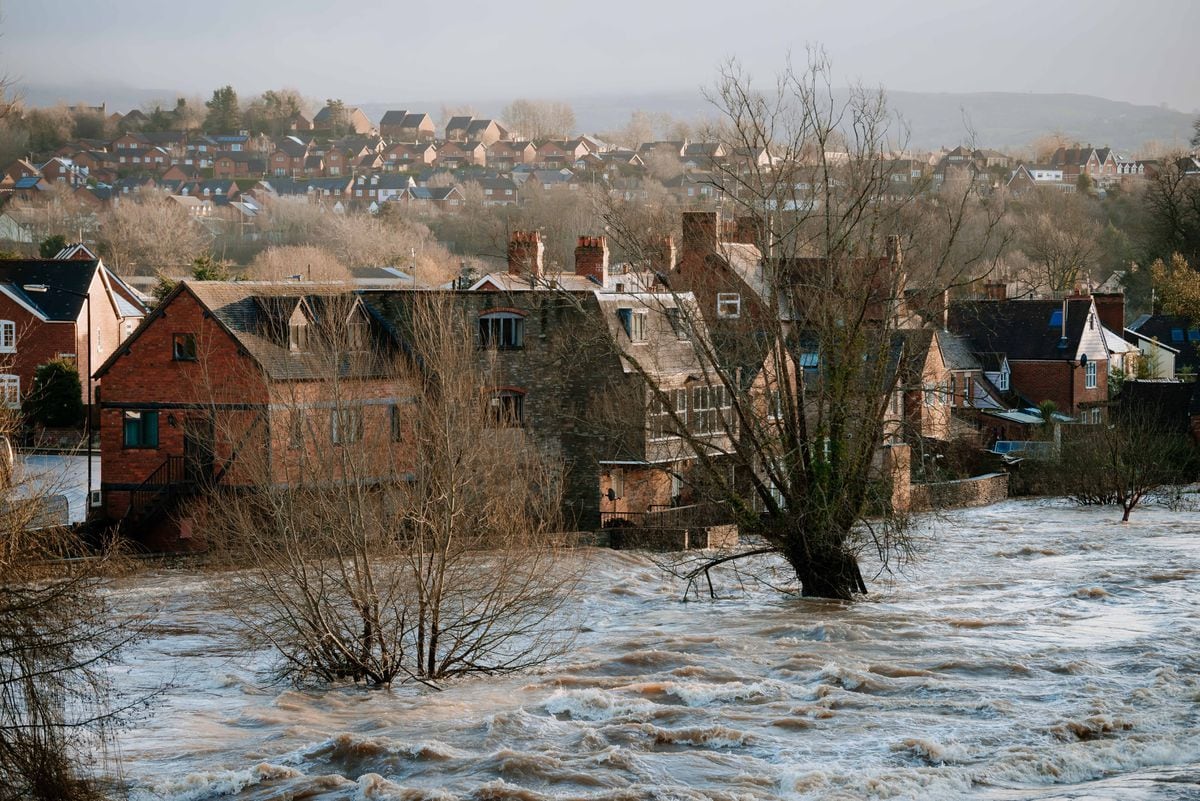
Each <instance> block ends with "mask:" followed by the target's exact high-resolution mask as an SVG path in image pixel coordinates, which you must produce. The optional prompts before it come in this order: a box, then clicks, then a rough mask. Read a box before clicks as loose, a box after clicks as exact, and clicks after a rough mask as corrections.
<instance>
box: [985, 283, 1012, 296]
mask: <svg viewBox="0 0 1200 801" xmlns="http://www.w3.org/2000/svg"><path fill="white" fill-rule="evenodd" d="M983 296H984V297H985V298H987V299H988V300H1007V299H1008V284H1006V283H1004V282H1003V281H988V282H987V283H986V284H984V285H983Z"/></svg>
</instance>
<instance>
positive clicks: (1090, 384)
mask: <svg viewBox="0 0 1200 801" xmlns="http://www.w3.org/2000/svg"><path fill="white" fill-rule="evenodd" d="M1099 373H1100V371H1099V370H1098V369H1096V363H1095V362H1094V361H1091V362H1088V363H1087V364H1086V365H1084V367H1083V388H1084V389H1096V388H1097V387H1098V386H1099V384H1100V379H1099Z"/></svg>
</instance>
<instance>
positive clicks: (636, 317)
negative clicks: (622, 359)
mask: <svg viewBox="0 0 1200 801" xmlns="http://www.w3.org/2000/svg"><path fill="white" fill-rule="evenodd" d="M646 316H647V315H646V312H645V311H644V310H639V309H634V310H633V312H632V313H631V314H630V315H629V341H630V342H645V341H646Z"/></svg>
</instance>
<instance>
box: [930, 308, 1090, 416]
mask: <svg viewBox="0 0 1200 801" xmlns="http://www.w3.org/2000/svg"><path fill="white" fill-rule="evenodd" d="M1103 327H1104V326H1103V323H1102V321H1101V320H1100V317H1099V315H1098V314H1097V311H1096V304H1095V302H1094V301H1093V300H1092V298H1091V297H1086V298H1081V297H1073V298H1067V299H1064V300H1007V299H999V298H989V299H986V300H956V301H952V302H951V303H950V310H949V328H950V330H951V331H953V332H954V333H956V334H960V335H962V336H963V337H965V338H966V339H968V340H969V341H970V342H971V345H972V348H973V350H974V351H975V352H976V353H979V354H992V358H993V359H998V360H999V361H998V362H997V366H999V368H1000V370H1001V371H1003V373H1004V374H1005V375H1004V376H1001V375H997V377H996V383H997V385H998V386H999V388H1000V389H1001V390H1006V391H1011V392H1014V393H1015V394H1016V395H1017V396H1018V397H1019V399H1020V400H1021V401H1022V405H1024V406H1037V405H1038V404H1039V403H1041V402H1042V401H1046V400H1050V401H1053V402H1054V403H1055V404H1056V405H1057V407H1058V411H1060V412H1062V413H1063V414H1067V415H1070V416H1072V417H1077V418H1078V419H1079V420H1080V421H1081V422H1097V423H1098V422H1100V420H1101V419H1102V417H1103V405H1104V403H1105V402H1106V401H1107V400H1108V372H1109V370H1108V349H1107V347H1106V345H1105V340H1104V334H1103ZM986 367H987V365H985V369H986ZM1005 384H1007V386H1006V385H1005Z"/></svg>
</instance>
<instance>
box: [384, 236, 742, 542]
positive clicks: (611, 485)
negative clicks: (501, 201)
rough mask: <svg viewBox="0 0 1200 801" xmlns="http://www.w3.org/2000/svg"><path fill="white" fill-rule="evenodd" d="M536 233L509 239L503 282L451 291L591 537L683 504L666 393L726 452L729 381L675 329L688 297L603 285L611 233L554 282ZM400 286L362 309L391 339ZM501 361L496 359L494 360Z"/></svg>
mask: <svg viewBox="0 0 1200 801" xmlns="http://www.w3.org/2000/svg"><path fill="white" fill-rule="evenodd" d="M542 253H543V246H542V243H541V241H540V237H539V236H538V235H537V234H536V233H535V232H523V231H518V232H514V233H513V235H512V239H511V241H510V245H509V254H508V270H507V272H506V273H505V277H504V278H496V277H489V278H488V279H487V280H481V281H480V282H477V284H476V285H475V288H473V289H470V290H462V291H455V292H451V293H449V296H450V297H452V298H453V299H454V301H455V302H456V304H458V305H459V306H460V307H461V308H462V310H463V314H465V315H467V317H468V322H469V325H470V328H471V329H472V330H473V331H475V336H476V345H477V347H478V348H479V351H480V357H481V359H485V360H487V363H488V364H490V365H494V366H493V368H492V369H494V370H495V373H494V386H492V387H491V388H490V392H491V393H492V398H493V402H494V403H495V404H496V405H497V407H499V408H503V409H505V410H507V411H508V412H509V413H510V415H511V417H512V419H513V421H514V423H515V424H516V425H517V426H518V427H520V428H521V429H523V430H524V431H526V432H528V434H529V435H530V436H532V437H533V438H534V439H535V441H536V442H537V443H538V445H539V447H540V448H541V449H542V450H543V451H544V452H546V453H547V454H548V455H550V456H552V457H554V458H557V459H561V460H562V462H563V466H564V494H565V498H564V510H563V511H564V518H565V521H566V524H567V525H568V526H569V527H570V526H575V527H579V528H594V527H596V526H597V525H599V524H600V523H601V521H602V519H604V518H605V517H608V516H620V515H623V514H629V513H641V512H645V511H648V510H650V509H651V508H652V507H658V506H669V505H672V504H679V503H687V502H688V501H689V497H688V496H689V489H688V486H687V476H688V472H689V470H690V469H691V467H692V466H693V464H694V462H693V459H694V457H693V456H692V454H691V452H690V450H689V449H688V447H687V446H686V445H685V443H684V442H683V441H682V440H681V439H680V438H679V437H677V436H673V435H671V433H670V431H671V426H670V424H669V419H668V417H667V412H666V410H665V409H663V408H662V407H661V404H660V403H659V400H660V397H659V396H658V395H657V394H656V393H654V392H652V391H651V388H650V386H649V385H648V382H650V383H653V385H654V386H656V387H658V388H659V389H660V390H661V391H662V392H663V393H665V395H666V397H667V398H668V399H669V401H670V402H671V403H672V404H675V407H674V408H675V409H676V410H678V414H680V416H682V417H684V418H685V419H686V420H688V421H689V425H690V426H692V429H691V430H692V431H693V432H694V433H696V434H697V435H700V436H709V437H711V440H712V443H713V446H714V447H721V448H724V447H728V445H729V442H728V438H727V436H726V435H725V433H724V426H723V425H721V424H720V422H719V419H720V418H719V416H720V415H727V414H729V412H730V404H729V399H728V398H727V397H726V396H725V395H724V392H723V390H724V387H722V386H719V384H720V381H719V379H718V378H716V377H715V376H712V375H709V374H708V372H707V371H706V369H705V367H704V365H702V364H701V363H700V361H699V359H698V358H697V356H696V351H695V347H694V346H693V343H692V341H690V337H695V336H705V335H706V332H705V328H704V325H703V322H702V320H701V318H700V317H699V315H698V314H697V313H695V312H694V308H689V309H687V310H686V313H687V317H688V319H692V320H695V321H697V325H696V327H694V328H692V329H690V330H684V329H683V328H682V327H681V326H680V325H679V324H678V322H677V319H676V318H677V316H678V315H677V311H676V310H679V307H680V305H681V304H683V305H686V306H689V307H694V303H695V301H694V299H693V298H692V297H691V296H690V295H688V294H687V293H674V294H672V293H667V292H659V293H654V294H647V293H643V292H638V293H630V292H624V291H621V292H618V291H613V290H612V289H607V290H606V289H605V288H604V287H605V286H609V287H611V286H612V284H611V282H610V281H609V280H608V277H609V276H608V271H609V268H610V265H609V263H608V249H607V244H606V242H605V240H604V238H603V237H580V238H579V243H578V246H577V248H576V250H575V268H574V271H573V272H572V273H566V274H554V275H553V276H552V275H551V274H547V273H545V271H544V264H543V258H542ZM411 296H412V293H408V292H403V291H391V292H370V293H367V294H365V295H364V299H365V300H366V302H367V304H368V305H369V306H370V307H371V308H372V309H374V310H375V311H376V313H377V314H378V315H379V316H380V317H381V318H382V319H384V320H387V321H388V323H389V326H390V327H391V328H393V329H394V330H398V331H402V330H404V327H405V325H406V323H405V314H406V306H405V303H406V298H408V297H411ZM493 359H494V361H492V360H493Z"/></svg>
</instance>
